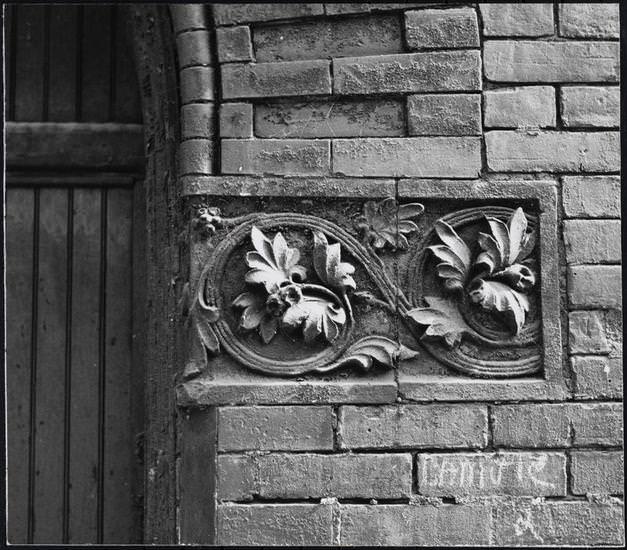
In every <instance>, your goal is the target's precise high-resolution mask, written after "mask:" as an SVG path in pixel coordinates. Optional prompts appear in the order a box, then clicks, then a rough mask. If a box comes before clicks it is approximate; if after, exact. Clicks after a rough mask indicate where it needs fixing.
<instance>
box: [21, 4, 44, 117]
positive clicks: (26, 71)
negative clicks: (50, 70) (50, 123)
mask: <svg viewBox="0 0 627 550" xmlns="http://www.w3.org/2000/svg"><path fill="white" fill-rule="evenodd" d="M46 9H47V6H45V5H35V4H33V5H29V4H21V5H18V6H16V10H17V28H16V33H17V35H16V46H15V47H16V51H15V56H16V57H15V88H14V89H15V98H14V100H15V113H14V114H15V120H17V121H21V122H26V121H27V122H36V121H41V120H44V58H45V45H44V36H45V11H46Z"/></svg>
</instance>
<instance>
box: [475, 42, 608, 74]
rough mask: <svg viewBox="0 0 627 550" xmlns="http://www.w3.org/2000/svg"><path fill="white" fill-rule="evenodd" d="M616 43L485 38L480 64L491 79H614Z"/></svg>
mask: <svg viewBox="0 0 627 550" xmlns="http://www.w3.org/2000/svg"><path fill="white" fill-rule="evenodd" d="M619 61H620V60H619V47H618V42H593V41H585V42H575V41H570V42H548V41H529V40H489V41H487V42H485V44H484V51H483V67H484V72H485V75H486V78H487V79H488V80H492V81H494V82H533V83H538V82H555V83H560V82H586V83H589V82H618V76H619Z"/></svg>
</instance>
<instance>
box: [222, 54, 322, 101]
mask: <svg viewBox="0 0 627 550" xmlns="http://www.w3.org/2000/svg"><path fill="white" fill-rule="evenodd" d="M221 70H222V95H223V97H224V99H237V98H252V97H280V96H300V95H319V94H329V93H331V73H330V70H329V62H328V61H289V62H284V63H259V64H256V63H250V64H239V63H233V64H228V65H222V67H221Z"/></svg>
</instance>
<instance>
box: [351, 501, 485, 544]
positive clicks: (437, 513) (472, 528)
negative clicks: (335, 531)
mask: <svg viewBox="0 0 627 550" xmlns="http://www.w3.org/2000/svg"><path fill="white" fill-rule="evenodd" d="M340 513H341V523H340V525H341V534H340V544H341V545H342V546H449V545H450V546H475V545H476V546H487V545H488V544H489V543H490V527H491V516H490V514H491V506H490V505H489V504H481V503H472V504H441V505H438V506H434V505H432V504H415V505H407V504H379V505H376V506H365V505H341V508H340Z"/></svg>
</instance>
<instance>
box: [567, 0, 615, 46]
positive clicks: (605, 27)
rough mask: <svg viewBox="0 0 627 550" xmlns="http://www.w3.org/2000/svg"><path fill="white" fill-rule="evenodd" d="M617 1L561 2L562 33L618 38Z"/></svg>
mask: <svg viewBox="0 0 627 550" xmlns="http://www.w3.org/2000/svg"><path fill="white" fill-rule="evenodd" d="M618 5H619V4H618V2H617V3H606V2H603V3H598V4H593V3H589V2H586V3H581V4H580V3H574V2H561V3H560V7H559V22H560V29H559V31H560V35H561V36H568V37H569V38H618V37H619V34H620V21H619V18H618Z"/></svg>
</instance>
